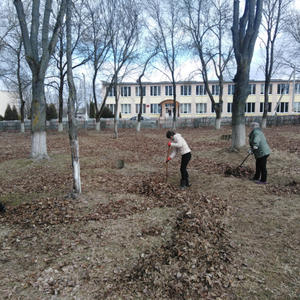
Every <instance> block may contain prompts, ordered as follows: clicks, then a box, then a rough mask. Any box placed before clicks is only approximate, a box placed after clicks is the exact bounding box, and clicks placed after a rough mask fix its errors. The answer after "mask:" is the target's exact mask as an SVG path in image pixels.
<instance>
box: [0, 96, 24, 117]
mask: <svg viewBox="0 0 300 300" xmlns="http://www.w3.org/2000/svg"><path fill="white" fill-rule="evenodd" d="M8 104H9V105H10V107H11V108H13V106H15V107H16V108H17V110H18V111H20V109H19V106H20V103H19V100H18V98H17V95H16V93H13V92H9V91H0V115H1V116H2V117H4V114H5V111H6V108H7V105H8Z"/></svg>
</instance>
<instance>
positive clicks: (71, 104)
mask: <svg viewBox="0 0 300 300" xmlns="http://www.w3.org/2000/svg"><path fill="white" fill-rule="evenodd" d="M71 9H72V2H71V0H67V14H66V30H67V76H68V86H69V98H68V121H69V140H70V146H71V157H72V173H73V193H74V194H75V195H76V194H80V193H81V181H80V163H79V143H78V135H77V124H76V118H75V102H76V89H75V85H74V80H73V72H72V51H71V49H72V44H71V43H72V35H71V19H72V10H71Z"/></svg>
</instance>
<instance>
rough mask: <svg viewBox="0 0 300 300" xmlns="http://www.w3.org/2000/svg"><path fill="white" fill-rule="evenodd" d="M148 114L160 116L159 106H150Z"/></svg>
mask: <svg viewBox="0 0 300 300" xmlns="http://www.w3.org/2000/svg"><path fill="white" fill-rule="evenodd" d="M150 112H151V114H160V112H161V106H160V104H151V106H150Z"/></svg>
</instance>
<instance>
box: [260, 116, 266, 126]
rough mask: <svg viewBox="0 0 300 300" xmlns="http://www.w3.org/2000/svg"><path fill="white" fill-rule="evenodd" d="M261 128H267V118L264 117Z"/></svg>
mask: <svg viewBox="0 0 300 300" xmlns="http://www.w3.org/2000/svg"><path fill="white" fill-rule="evenodd" d="M261 128H267V118H262V121H261Z"/></svg>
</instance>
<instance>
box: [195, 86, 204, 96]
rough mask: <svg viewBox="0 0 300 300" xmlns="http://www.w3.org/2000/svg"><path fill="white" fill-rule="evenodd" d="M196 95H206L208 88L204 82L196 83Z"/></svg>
mask: <svg viewBox="0 0 300 300" xmlns="http://www.w3.org/2000/svg"><path fill="white" fill-rule="evenodd" d="M196 95H197V96H203V95H206V89H205V86H204V84H201V85H196Z"/></svg>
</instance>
